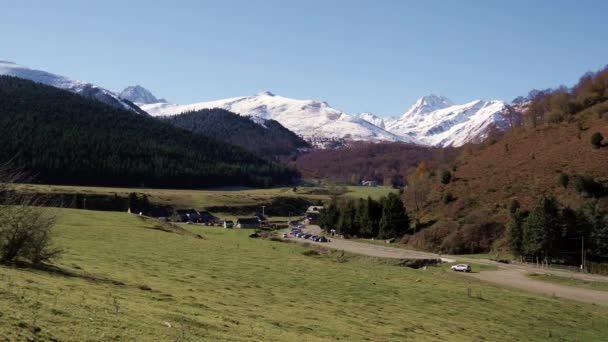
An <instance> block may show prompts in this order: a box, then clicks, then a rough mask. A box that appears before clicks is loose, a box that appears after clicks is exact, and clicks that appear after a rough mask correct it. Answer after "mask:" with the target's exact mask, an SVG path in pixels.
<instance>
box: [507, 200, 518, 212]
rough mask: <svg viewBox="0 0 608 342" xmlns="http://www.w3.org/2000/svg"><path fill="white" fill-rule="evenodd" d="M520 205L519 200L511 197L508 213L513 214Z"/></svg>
mask: <svg viewBox="0 0 608 342" xmlns="http://www.w3.org/2000/svg"><path fill="white" fill-rule="evenodd" d="M520 207H521V204H519V201H518V200H517V199H516V198H514V199H512V200H511V202H509V213H511V214H515V212H516V211H517V210H518V209H519V208H520Z"/></svg>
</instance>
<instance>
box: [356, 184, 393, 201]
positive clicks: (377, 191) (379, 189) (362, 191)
mask: <svg viewBox="0 0 608 342" xmlns="http://www.w3.org/2000/svg"><path fill="white" fill-rule="evenodd" d="M346 190H347V192H346V194H345V195H347V196H351V197H355V198H367V197H368V196H369V197H371V198H373V199H376V200H377V199H380V197H383V196H386V195H388V194H389V193H391V192H397V190H396V189H393V188H390V187H386V186H375V187H373V186H347V187H346Z"/></svg>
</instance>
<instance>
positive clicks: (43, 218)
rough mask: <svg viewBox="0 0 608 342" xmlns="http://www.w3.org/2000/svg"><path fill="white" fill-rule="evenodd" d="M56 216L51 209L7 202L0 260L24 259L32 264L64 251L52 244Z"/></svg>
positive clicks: (0, 216) (1, 213) (1, 219)
mask: <svg viewBox="0 0 608 342" xmlns="http://www.w3.org/2000/svg"><path fill="white" fill-rule="evenodd" d="M54 225H55V218H54V217H53V216H51V215H50V214H49V212H48V209H47V210H45V209H42V208H38V207H33V206H28V205H8V206H3V207H2V209H1V210H0V260H1V261H2V262H5V263H6V262H11V261H15V260H17V259H25V260H28V261H30V262H31V263H33V264H36V265H37V264H40V263H43V262H45V261H48V260H51V259H53V258H55V257H57V256H59V254H60V253H61V250H59V249H56V248H53V247H52V244H51V229H52V228H53V226H54Z"/></svg>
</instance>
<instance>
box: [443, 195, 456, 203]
mask: <svg viewBox="0 0 608 342" xmlns="http://www.w3.org/2000/svg"><path fill="white" fill-rule="evenodd" d="M441 200H442V201H443V203H444V204H449V203H451V202H453V201H454V200H455V198H454V195H452V193H451V192H446V193H445V194H444V195H443V198H442V199H441Z"/></svg>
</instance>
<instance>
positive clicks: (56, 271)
mask: <svg viewBox="0 0 608 342" xmlns="http://www.w3.org/2000/svg"><path fill="white" fill-rule="evenodd" d="M3 265H5V266H9V267H11V266H12V267H14V268H19V269H26V270H31V271H38V272H45V273H48V274H52V275H56V276H62V277H66V278H79V279H84V280H87V281H91V282H94V283H100V284H111V285H116V286H126V284H125V283H123V282H122V281H118V280H114V279H112V278H108V277H102V276H96V275H93V274H89V273H87V272H75V271H72V270H68V269H65V268H61V267H58V266H55V265H49V264H40V265H34V264H31V263H28V262H24V261H14V262H11V263H4V264H3Z"/></svg>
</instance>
